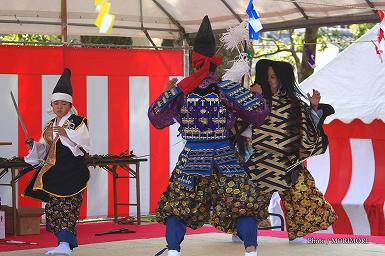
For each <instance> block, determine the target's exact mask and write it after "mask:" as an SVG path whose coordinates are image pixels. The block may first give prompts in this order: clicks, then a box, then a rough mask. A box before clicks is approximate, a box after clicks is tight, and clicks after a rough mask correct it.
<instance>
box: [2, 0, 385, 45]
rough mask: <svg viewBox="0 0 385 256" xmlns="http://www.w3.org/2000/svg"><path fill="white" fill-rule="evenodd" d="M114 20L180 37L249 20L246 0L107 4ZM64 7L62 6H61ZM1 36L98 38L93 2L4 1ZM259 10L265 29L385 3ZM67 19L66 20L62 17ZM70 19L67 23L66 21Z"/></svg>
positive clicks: (366, 18)
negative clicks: (204, 26)
mask: <svg viewBox="0 0 385 256" xmlns="http://www.w3.org/2000/svg"><path fill="white" fill-rule="evenodd" d="M109 2H110V3H111V13H112V14H114V15H115V16H116V23H115V26H114V28H113V32H112V34H108V35H112V36H131V37H144V36H145V34H144V32H143V30H146V31H147V32H148V33H149V35H150V36H151V37H155V38H178V37H180V36H181V35H182V37H183V36H184V34H185V33H187V34H188V33H194V32H196V31H197V30H198V27H199V24H200V21H201V19H202V17H203V16H204V15H206V14H207V15H209V17H210V19H211V21H212V25H213V28H214V29H217V30H221V29H226V28H228V27H229V26H232V25H236V24H238V23H239V21H240V20H245V19H247V17H246V15H245V10H246V7H247V5H248V2H249V1H248V0H209V1H208V0H193V1H191V0H190V1H188V0H134V1H132V0H109ZM63 3H64V7H63ZM0 5H1V10H0V33H3V34H6V33H30V34H33V33H35V34H61V31H62V26H64V27H65V25H67V33H68V35H69V36H71V35H99V34H98V29H97V28H96V27H95V25H94V22H95V19H96V16H97V13H96V11H95V6H94V1H93V0H87V1H85V0H82V1H79V0H34V1H31V0H17V1H9V0H0ZM254 6H255V9H256V10H257V11H258V12H259V14H260V16H261V21H262V24H263V25H264V29H265V30H274V29H284V28H295V27H307V26H317V25H336V24H351V23H364V22H377V21H378V17H377V14H376V13H375V9H384V7H385V1H384V0H380V1H369V0H340V1H335V0H317V1H316V0H258V1H254ZM62 17H63V19H62ZM65 17H67V19H65Z"/></svg>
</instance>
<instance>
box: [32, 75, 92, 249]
mask: <svg viewBox="0 0 385 256" xmlns="http://www.w3.org/2000/svg"><path fill="white" fill-rule="evenodd" d="M70 75H71V73H70V70H69V69H65V70H64V72H63V74H62V76H61V77H60V79H59V81H58V82H57V84H56V87H55V88H54V91H53V94H52V98H51V107H52V108H51V111H52V112H53V113H54V114H55V115H56V117H55V118H53V119H52V120H51V121H49V122H48V123H47V124H46V125H45V128H44V130H43V134H42V138H41V139H40V140H39V142H34V143H33V147H32V148H30V153H29V154H28V155H27V156H26V157H25V161H26V162H27V163H29V164H32V165H40V166H41V167H40V169H39V171H37V172H36V173H35V175H34V176H33V177H32V179H31V181H30V182H29V184H28V185H27V187H26V189H25V191H24V195H25V196H29V197H32V198H35V199H39V200H41V201H43V202H46V203H47V204H46V206H45V214H46V229H47V231H50V232H53V233H54V234H55V236H56V237H57V240H58V246H57V247H56V248H55V249H53V250H50V251H48V252H47V253H46V255H71V253H72V249H73V248H75V247H77V245H78V243H77V239H76V222H77V220H78V218H79V213H80V206H81V203H82V198H83V197H82V191H83V190H84V189H85V188H86V186H87V181H88V179H89V171H88V168H87V166H86V163H85V160H84V155H85V153H86V152H89V150H90V136H89V132H88V127H87V119H86V118H84V117H81V116H78V115H76V114H75V113H76V109H75V108H74V107H73V106H72V86H71V82H70Z"/></svg>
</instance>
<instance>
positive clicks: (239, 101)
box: [148, 16, 267, 256]
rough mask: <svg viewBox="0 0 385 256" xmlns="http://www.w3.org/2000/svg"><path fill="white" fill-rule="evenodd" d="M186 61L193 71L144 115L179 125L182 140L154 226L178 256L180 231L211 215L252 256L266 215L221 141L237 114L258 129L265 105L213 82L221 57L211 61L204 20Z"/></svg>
mask: <svg viewBox="0 0 385 256" xmlns="http://www.w3.org/2000/svg"><path fill="white" fill-rule="evenodd" d="M192 63H193V64H192V65H193V68H194V71H195V73H194V74H192V75H191V76H189V77H187V78H185V79H183V80H182V81H181V82H180V83H178V84H177V85H176V86H175V82H176V81H175V80H172V81H170V82H169V84H168V86H167V88H166V91H165V92H164V93H162V94H161V95H160V96H159V98H157V99H156V100H155V102H154V103H153V104H152V105H151V106H150V108H149V111H148V116H149V119H150V121H151V123H152V124H153V125H154V126H155V127H156V128H158V129H162V128H165V127H167V126H170V125H171V124H173V123H174V122H175V121H176V122H178V123H179V124H180V132H181V135H182V137H183V139H185V140H186V141H187V142H186V145H185V147H184V149H183V151H182V152H181V154H180V156H179V160H178V163H177V165H176V167H175V169H174V171H173V173H172V177H171V178H170V182H169V184H168V187H167V189H166V191H165V192H164V193H163V195H162V196H161V198H160V200H159V203H158V207H157V210H156V218H157V221H158V222H159V223H163V224H166V230H167V231H166V240H167V244H168V255H171V256H177V255H180V249H181V248H180V244H181V242H182V241H183V239H184V235H185V233H186V227H190V228H192V229H197V228H199V227H202V225H204V224H205V223H207V222H208V221H209V219H210V217H211V223H213V224H214V226H215V227H217V228H218V229H220V230H222V231H224V232H229V233H237V234H238V235H239V237H240V238H241V239H242V240H243V241H244V246H245V250H246V252H245V255H247V256H252V255H253V256H255V255H257V253H256V246H257V234H256V233H257V220H258V219H262V218H265V217H266V216H259V214H260V213H259V208H260V207H261V206H260V205H259V201H263V197H261V196H260V195H259V193H258V190H257V189H256V188H255V186H254V184H253V183H252V182H251V181H250V180H249V177H248V175H247V172H246V169H245V168H244V167H243V166H242V165H241V163H240V160H239V159H238V157H237V156H236V155H235V151H234V149H233V148H232V146H231V145H230V142H229V140H228V137H229V129H230V128H231V127H232V126H233V125H234V122H235V120H236V118H237V117H240V118H243V119H244V120H246V121H248V122H251V123H253V124H254V125H256V126H258V125H260V124H261V123H262V122H263V120H264V119H265V117H266V116H267V107H266V104H265V101H264V100H263V99H262V97H261V95H255V94H252V93H251V92H250V91H249V90H247V89H246V88H244V87H242V86H241V85H240V84H238V83H234V82H231V81H223V82H220V81H219V80H218V79H217V78H216V76H215V74H214V71H215V68H216V66H217V65H219V64H221V59H219V58H218V57H216V56H215V39H214V35H213V32H212V29H211V24H210V21H209V19H208V17H207V16H206V17H204V19H203V21H202V23H201V26H200V28H199V31H198V34H197V36H196V38H195V41H194V49H193V53H192ZM210 215H211V216H210ZM158 255H159V253H158Z"/></svg>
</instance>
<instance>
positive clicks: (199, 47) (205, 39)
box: [194, 15, 215, 57]
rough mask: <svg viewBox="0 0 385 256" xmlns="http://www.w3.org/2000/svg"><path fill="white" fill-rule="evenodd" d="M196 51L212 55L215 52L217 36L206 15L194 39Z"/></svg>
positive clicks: (208, 55)
mask: <svg viewBox="0 0 385 256" xmlns="http://www.w3.org/2000/svg"><path fill="white" fill-rule="evenodd" d="M194 51H196V52H198V53H200V54H202V55H204V56H207V57H212V56H213V55H214V54H215V38H214V33H213V30H212V28H211V23H210V20H209V17H208V16H207V15H206V16H205V17H204V18H203V20H202V23H201V26H200V27H199V30H198V33H197V35H196V37H195V40H194Z"/></svg>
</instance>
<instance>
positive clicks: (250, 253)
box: [245, 252, 257, 256]
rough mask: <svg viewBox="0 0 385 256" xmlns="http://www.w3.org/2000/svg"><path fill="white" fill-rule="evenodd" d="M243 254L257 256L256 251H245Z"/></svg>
mask: <svg viewBox="0 0 385 256" xmlns="http://www.w3.org/2000/svg"><path fill="white" fill-rule="evenodd" d="M245 256H257V252H245Z"/></svg>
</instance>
